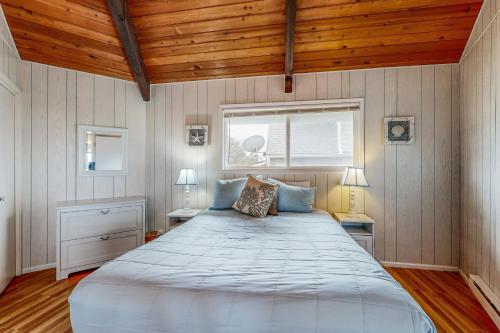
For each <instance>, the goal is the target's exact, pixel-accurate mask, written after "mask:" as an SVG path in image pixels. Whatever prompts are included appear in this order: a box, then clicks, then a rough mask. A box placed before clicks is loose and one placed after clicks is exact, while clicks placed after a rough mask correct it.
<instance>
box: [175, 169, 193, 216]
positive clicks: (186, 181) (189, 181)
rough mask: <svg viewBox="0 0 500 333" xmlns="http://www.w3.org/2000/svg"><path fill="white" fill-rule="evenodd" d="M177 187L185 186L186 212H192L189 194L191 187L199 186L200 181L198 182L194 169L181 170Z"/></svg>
mask: <svg viewBox="0 0 500 333" xmlns="http://www.w3.org/2000/svg"><path fill="white" fill-rule="evenodd" d="M175 185H183V186H184V189H185V191H184V211H185V212H192V211H193V209H192V208H191V198H190V193H189V186H190V185H198V181H197V180H196V175H195V174H194V170H193V169H181V173H180V174H179V178H177V182H176V183H175Z"/></svg>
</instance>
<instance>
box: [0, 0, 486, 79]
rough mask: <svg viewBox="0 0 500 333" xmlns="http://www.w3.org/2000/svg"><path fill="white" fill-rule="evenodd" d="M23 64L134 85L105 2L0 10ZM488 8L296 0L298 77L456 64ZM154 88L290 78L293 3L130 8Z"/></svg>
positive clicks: (34, 2)
mask: <svg viewBox="0 0 500 333" xmlns="http://www.w3.org/2000/svg"><path fill="white" fill-rule="evenodd" d="M0 1H1V3H2V7H3V10H4V12H5V15H6V17H7V21H8V23H9V26H10V28H11V31H12V34H13V36H14V40H15V42H16V45H17V47H18V49H19V52H20V54H21V58H23V59H25V60H30V61H35V62H41V63H46V64H50V65H55V66H61V67H67V68H72V69H77V70H82V71H88V72H93V73H98V74H103V75H108V76H112V77H117V78H123V79H128V80H131V79H133V75H132V73H131V70H130V67H129V65H128V62H127V59H126V57H125V54H124V52H123V47H122V45H121V42H120V39H119V38H118V35H117V33H116V30H115V27H114V25H113V21H112V19H111V16H110V12H109V9H108V7H107V5H106V1H105V0H31V1H25V0H0ZM482 2H483V1H482V0H298V1H297V13H296V22H297V23H296V36H295V54H294V70H295V72H296V73H301V72H315V71H329V70H343V69H356V68H372V67H386V66H399V65H421V64H430V63H432V64H437V63H450V62H457V61H458V60H459V58H460V56H461V54H462V52H463V49H464V47H465V44H466V42H467V39H468V36H469V34H470V31H471V30H472V27H473V25H474V22H475V20H476V17H477V15H478V12H479V10H480V8H481V5H482ZM128 3H129V10H130V15H131V16H132V19H133V20H132V21H133V24H134V27H135V31H136V33H137V38H138V41H139V45H140V49H141V53H142V56H143V58H144V63H145V65H146V69H147V72H148V76H149V78H150V80H151V82H152V83H162V82H174V81H188V80H198V79H208V78H223V77H240V76H254V75H268V74H283V73H284V71H285V59H284V54H285V0H254V1H242V0H204V1H193V0H176V1H167V0H129V2H128Z"/></svg>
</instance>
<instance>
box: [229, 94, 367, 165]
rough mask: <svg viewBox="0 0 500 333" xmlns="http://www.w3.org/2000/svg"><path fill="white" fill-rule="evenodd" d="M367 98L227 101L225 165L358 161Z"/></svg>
mask: <svg viewBox="0 0 500 333" xmlns="http://www.w3.org/2000/svg"><path fill="white" fill-rule="evenodd" d="M362 103H363V100H362V99H354V100H336V101H312V102H289V103H282V104H278V103H269V104H253V105H227V106H223V107H222V108H223V111H224V113H223V114H224V125H223V127H224V140H223V145H224V147H223V151H224V163H223V167H224V169H259V168H261V169H262V168H277V169H283V168H298V169H307V168H311V167H313V168H314V167H315V168H317V167H320V168H332V167H342V168H343V167H345V166H352V165H357V164H359V162H360V161H359V159H360V158H361V156H362V138H361V137H360V136H361V133H362V131H361V130H360V129H359V128H358V127H359V124H360V121H359V119H360V116H361V111H362Z"/></svg>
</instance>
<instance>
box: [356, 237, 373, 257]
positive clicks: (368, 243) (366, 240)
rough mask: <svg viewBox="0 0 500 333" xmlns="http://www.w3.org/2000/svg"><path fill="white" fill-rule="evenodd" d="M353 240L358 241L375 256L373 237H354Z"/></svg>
mask: <svg viewBox="0 0 500 333" xmlns="http://www.w3.org/2000/svg"><path fill="white" fill-rule="evenodd" d="M351 237H352V239H354V240H355V241H356V243H358V244H359V245H360V246H361V247H362V248H363V249H365V250H366V252H368V253H369V254H371V255H373V236H368V235H352V234H351Z"/></svg>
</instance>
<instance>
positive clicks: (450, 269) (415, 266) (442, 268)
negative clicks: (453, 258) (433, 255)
mask: <svg viewBox="0 0 500 333" xmlns="http://www.w3.org/2000/svg"><path fill="white" fill-rule="evenodd" d="M380 264H381V265H382V266H387V267H396V268H413V269H428V270H431V271H446V272H458V267H455V266H440V265H426V264H412V263H408V262H395V261H381V262H380Z"/></svg>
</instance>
